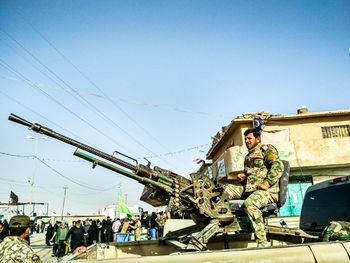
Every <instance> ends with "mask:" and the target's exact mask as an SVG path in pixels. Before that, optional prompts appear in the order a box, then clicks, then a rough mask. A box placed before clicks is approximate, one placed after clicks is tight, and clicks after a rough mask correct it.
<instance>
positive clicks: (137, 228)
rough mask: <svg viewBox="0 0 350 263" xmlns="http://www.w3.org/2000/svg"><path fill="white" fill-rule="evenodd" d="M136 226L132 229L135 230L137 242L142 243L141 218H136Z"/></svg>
mask: <svg viewBox="0 0 350 263" xmlns="http://www.w3.org/2000/svg"><path fill="white" fill-rule="evenodd" d="M134 222H135V224H134V225H133V226H132V225H130V228H132V229H135V240H136V241H140V240H141V221H140V217H139V216H136V217H135V220H134Z"/></svg>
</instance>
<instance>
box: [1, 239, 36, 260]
mask: <svg viewBox="0 0 350 263" xmlns="http://www.w3.org/2000/svg"><path fill="white" fill-rule="evenodd" d="M0 262H2V263H29V262H41V261H40V257H39V256H38V255H37V254H35V253H34V251H33V249H32V248H31V247H30V246H29V245H28V241H26V240H24V239H23V238H20V237H17V236H8V237H6V238H5V239H4V241H3V242H1V244H0Z"/></svg>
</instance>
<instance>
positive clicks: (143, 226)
mask: <svg viewBox="0 0 350 263" xmlns="http://www.w3.org/2000/svg"><path fill="white" fill-rule="evenodd" d="M170 218H173V219H181V218H182V219H184V218H187V217H186V214H185V213H183V212H180V211H175V212H172V213H171V212H170V211H169V210H166V211H165V212H159V213H156V212H152V213H151V214H148V212H147V211H146V212H143V213H142V214H141V217H140V216H135V217H134V218H133V219H130V218H123V219H119V218H115V219H114V220H112V219H111V218H110V217H107V218H106V219H103V220H99V219H98V220H92V219H85V220H83V221H82V220H76V221H73V222H71V224H68V222H66V221H64V220H62V221H56V222H55V224H54V225H52V224H51V223H50V224H48V226H47V228H46V240H45V243H46V245H48V246H51V245H52V256H55V257H58V258H60V257H63V256H64V255H66V254H68V253H73V254H75V253H77V252H84V251H87V247H88V246H90V245H92V244H94V243H109V242H116V241H117V236H118V234H122V233H124V234H125V233H127V234H133V235H134V237H135V239H134V240H136V241H139V240H149V239H157V238H160V237H163V233H164V225H165V222H166V221H167V220H168V219H170ZM21 220H23V219H21ZM25 220H27V219H25ZM34 224H35V223H34ZM34 224H28V230H27V232H26V233H27V234H26V235H24V234H23V233H21V235H22V234H23V235H22V236H21V237H22V238H23V239H25V240H27V241H28V242H27V243H28V245H29V244H30V242H29V241H30V240H29V234H30V233H31V232H32V233H33V232H37V233H40V232H42V227H41V226H42V225H43V224H38V223H37V224H36V225H34ZM33 225H34V227H33ZM26 226H27V221H25V227H24V226H23V227H24V228H26ZM24 228H23V229H24ZM44 229H45V227H44ZM9 230H10V225H9V223H7V221H6V220H4V221H3V222H1V220H0V243H1V242H2V241H3V240H4V239H5V238H6V237H7V236H9Z"/></svg>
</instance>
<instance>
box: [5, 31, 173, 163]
mask: <svg viewBox="0 0 350 263" xmlns="http://www.w3.org/2000/svg"><path fill="white" fill-rule="evenodd" d="M0 30H1V31H2V32H4V33H5V34H6V35H7V36H8V37H9V38H11V39H12V40H13V41H14V42H15V43H16V44H17V45H19V46H20V47H21V48H22V49H23V50H24V51H26V52H27V53H28V54H29V55H30V56H31V57H32V58H34V59H35V60H36V61H37V62H38V63H39V64H40V65H42V66H43V67H44V68H46V69H47V70H48V71H49V72H50V73H51V74H53V75H54V76H55V77H56V78H58V79H59V80H60V81H61V82H62V83H63V84H65V85H66V86H67V87H68V88H69V89H70V90H71V91H73V92H74V91H75V90H74V89H73V88H72V87H71V86H70V85H69V84H68V83H67V82H65V81H64V80H63V79H62V78H61V77H59V76H58V75H57V74H56V73H55V72H53V71H52V70H51V69H50V68H49V67H47V66H46V65H45V64H44V63H42V62H41V61H40V60H39V59H38V58H37V57H36V56H34V55H33V54H32V53H31V52H30V51H29V50H28V49H27V48H25V47H24V46H23V45H22V44H21V43H19V42H18V41H17V40H16V39H15V38H14V37H13V36H11V35H10V34H9V33H8V32H7V31H6V30H4V29H3V28H1V27H0ZM101 92H102V91H101ZM75 94H77V95H78V96H79V97H80V98H81V99H82V100H84V101H85V102H86V103H87V104H88V105H90V107H92V108H93V109H94V110H95V111H96V112H97V113H98V115H99V116H100V117H101V118H102V119H104V120H108V121H109V122H108V123H112V124H113V125H114V126H115V127H117V128H118V129H120V130H121V131H122V132H123V133H124V134H126V135H127V136H128V137H129V138H131V139H132V140H133V141H134V142H135V143H136V144H138V145H139V146H141V147H142V148H144V149H145V150H147V151H149V152H150V153H152V154H153V155H155V153H154V152H153V151H152V150H151V149H149V148H148V147H146V146H145V145H144V144H143V143H141V142H140V141H138V140H137V139H136V138H134V137H133V136H132V135H131V134H130V133H128V132H127V131H125V130H124V129H123V128H122V127H121V126H119V125H118V124H117V123H115V122H114V121H113V120H112V119H110V118H109V117H108V116H106V115H105V114H104V113H103V112H102V111H100V110H99V109H98V108H96V107H95V106H94V105H93V104H91V103H90V102H89V101H87V100H86V99H85V98H83V97H82V96H81V95H80V94H78V93H76V92H75ZM71 95H72V96H73V94H71ZM78 101H79V100H78ZM79 102H80V101H79ZM90 110H91V109H90ZM96 112H95V113H96ZM124 114H126V112H124ZM80 119H81V118H80ZM94 129H96V128H95V127H94ZM100 132H101V131H100ZM102 134H104V136H107V135H106V134H105V133H102ZM107 137H108V136H107ZM117 145H119V143H117ZM119 146H120V145H119ZM160 159H161V158H160ZM162 160H163V161H164V162H167V163H169V162H168V161H166V160H164V159H162Z"/></svg>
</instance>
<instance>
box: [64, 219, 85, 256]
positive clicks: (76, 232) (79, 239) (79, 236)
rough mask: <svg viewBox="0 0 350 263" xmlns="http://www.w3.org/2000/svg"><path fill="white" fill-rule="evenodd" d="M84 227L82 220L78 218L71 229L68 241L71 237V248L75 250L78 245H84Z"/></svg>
mask: <svg viewBox="0 0 350 263" xmlns="http://www.w3.org/2000/svg"><path fill="white" fill-rule="evenodd" d="M84 233H85V231H84V228H83V227H82V226H81V221H80V220H77V221H76V223H75V226H73V227H71V229H69V231H68V234H67V237H66V241H68V239H69V238H71V241H70V248H71V251H72V252H73V251H74V250H75V249H76V248H77V247H80V246H84V245H85V244H84Z"/></svg>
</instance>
